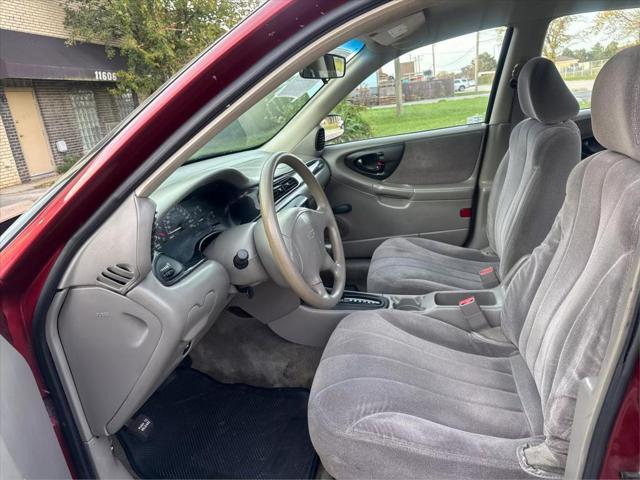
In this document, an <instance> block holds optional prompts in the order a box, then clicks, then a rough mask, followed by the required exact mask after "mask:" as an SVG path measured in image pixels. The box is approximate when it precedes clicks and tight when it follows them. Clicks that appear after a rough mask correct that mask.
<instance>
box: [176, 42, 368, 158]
mask: <svg viewBox="0 0 640 480" xmlns="http://www.w3.org/2000/svg"><path fill="white" fill-rule="evenodd" d="M363 45H364V44H363V43H362V42H361V41H360V40H355V39H354V40H350V41H349V42H347V43H345V44H343V45H341V46H340V47H338V48H336V49H335V50H333V51H332V52H331V53H335V54H337V55H341V56H343V57H345V58H346V59H347V61H349V60H350V59H351V58H353V57H354V55H356V54H357V53H358V52H359V51H360V50H361V49H362V47H363ZM322 86H323V82H322V81H321V80H311V79H305V78H302V77H301V76H300V74H299V73H296V74H294V75H293V76H292V77H291V78H289V79H288V80H286V81H285V82H284V83H282V84H281V85H279V86H278V87H277V88H276V89H275V90H273V91H272V92H270V93H269V94H268V95H267V96H266V97H264V98H263V99H262V100H260V101H259V102H258V103H256V104H255V105H254V106H253V107H251V108H250V109H249V110H247V111H246V112H245V113H243V114H242V115H240V117H239V118H238V119H237V120H235V121H234V122H233V123H231V124H230V125H228V126H227V127H226V128H225V129H224V130H222V131H221V132H220V133H219V134H218V135H216V136H215V138H213V139H212V140H211V141H210V142H209V143H207V144H206V145H205V146H204V147H202V148H201V149H200V150H199V151H198V152H197V153H196V154H195V155H194V156H193V157H191V159H190V160H189V161H190V162H194V161H198V160H203V159H205V158H211V157H215V156H217V155H223V154H227V153H234V152H239V151H242V150H250V149H253V148H257V147H259V146H261V145H263V144H264V143H266V142H268V141H269V140H271V138H273V136H274V135H275V134H276V133H278V132H279V131H280V130H281V129H282V127H284V126H285V125H286V124H287V123H288V122H289V120H291V119H292V118H293V117H294V115H295V114H296V113H298V112H299V111H300V109H301V108H302V107H304V105H305V104H306V103H307V102H308V101H309V100H310V99H311V98H312V97H313V96H314V95H315V94H316V93H318V91H319V90H320V89H321V88H322Z"/></svg>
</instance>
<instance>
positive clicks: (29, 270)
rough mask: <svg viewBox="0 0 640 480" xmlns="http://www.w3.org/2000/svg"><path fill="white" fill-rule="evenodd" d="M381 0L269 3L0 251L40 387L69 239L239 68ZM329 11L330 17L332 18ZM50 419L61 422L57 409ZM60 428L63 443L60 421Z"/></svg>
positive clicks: (627, 418) (625, 442) (632, 395)
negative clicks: (42, 336) (42, 309)
mask: <svg viewBox="0 0 640 480" xmlns="http://www.w3.org/2000/svg"><path fill="white" fill-rule="evenodd" d="M379 3H382V2H381V1H380V0H377V1H368V2H367V1H364V0H356V1H353V0H271V1H269V2H267V3H266V4H265V5H264V6H262V7H261V8H260V9H259V10H258V11H257V12H256V13H254V14H253V15H252V16H250V17H249V18H248V19H247V20H245V21H244V22H242V23H241V24H240V25H239V26H237V27H236V28H235V29H234V30H232V31H231V32H230V33H229V34H227V35H226V36H225V37H224V38H222V39H221V40H220V41H219V42H217V43H216V44H215V46H213V47H212V48H210V49H208V50H207V51H205V52H204V53H203V54H202V55H201V56H200V57H199V58H197V59H196V60H195V61H194V62H193V63H192V64H191V65H189V66H188V68H186V70H185V71H184V72H183V73H181V74H180V75H179V76H178V77H177V78H175V79H174V80H173V81H172V82H170V83H169V84H167V85H166V87H165V88H164V89H163V90H162V91H161V92H160V93H159V94H158V95H157V96H155V98H153V99H152V101H151V102H150V103H149V104H148V105H147V106H146V107H145V108H143V109H142V110H141V111H140V112H139V113H138V114H137V115H135V116H134V117H133V118H132V119H131V120H130V121H129V122H128V123H127V124H126V125H125V126H124V127H122V128H121V129H120V130H119V131H118V132H117V133H116V134H115V135H114V136H113V137H111V138H110V139H109V140H108V141H107V142H106V143H105V144H104V145H103V146H102V147H101V148H100V149H99V150H98V151H97V153H95V155H94V156H93V158H92V159H91V161H90V162H88V163H87V164H86V165H85V166H84V167H83V168H82V169H81V170H79V171H78V172H77V173H76V174H75V176H73V178H71V179H70V180H69V181H68V182H67V183H66V184H65V185H64V187H63V188H62V189H60V190H59V191H58V192H57V194H55V196H54V197H53V198H51V200H50V201H49V202H48V203H47V204H46V205H45V206H44V207H43V208H42V209H41V210H40V211H39V212H37V214H36V215H35V216H34V217H33V218H32V220H31V221H30V222H29V223H28V224H27V225H26V226H25V227H24V228H23V229H22V230H21V231H20V232H19V233H18V234H17V235H16V236H15V237H14V238H13V239H12V240H11V242H10V243H9V244H8V245H7V246H6V247H5V248H4V249H3V250H2V251H0V288H1V290H2V296H1V298H0V313H1V315H0V333H1V334H3V335H4V336H5V337H6V338H7V339H8V340H9V341H10V342H11V343H12V344H13V346H14V347H15V348H16V349H17V350H18V351H19V352H20V353H21V354H22V355H23V356H24V357H25V358H26V359H27V361H28V363H29V365H30V366H31V369H32V370H33V373H34V376H35V378H36V381H37V382H38V385H39V386H40V388H41V391H42V393H43V396H45V397H46V396H47V395H48V391H47V386H46V385H45V383H44V381H43V377H42V375H41V374H40V371H39V367H38V362H37V361H36V357H35V354H34V348H33V335H32V332H33V324H32V322H33V319H34V313H35V310H36V305H37V302H38V300H39V298H40V297H41V294H42V290H43V286H44V284H45V281H46V280H47V278H48V276H49V274H50V273H51V269H52V267H53V266H54V264H55V262H56V260H57V258H58V256H59V255H60V253H61V252H62V250H63V249H64V247H65V245H66V244H67V243H68V242H69V241H70V240H71V239H72V237H73V236H74V235H76V233H77V232H78V231H79V229H80V228H81V227H82V226H83V225H84V224H85V223H86V222H87V221H88V220H89V219H90V217H91V216H92V215H93V214H94V213H96V211H97V210H98V209H100V208H101V207H102V206H103V205H104V204H105V202H107V201H108V199H110V198H112V196H113V195H114V192H116V190H117V189H118V188H119V187H121V186H122V185H123V184H124V183H125V182H126V181H127V180H128V179H129V178H130V177H131V176H132V174H133V173H134V172H135V171H136V170H138V169H139V168H140V167H142V166H143V164H144V163H145V162H146V161H147V160H148V159H149V157H151V156H152V155H153V154H154V153H155V152H157V150H158V149H160V148H161V147H162V145H163V144H164V142H165V141H167V139H169V138H170V137H172V136H174V137H175V136H176V135H180V129H181V128H183V126H184V125H185V123H186V122H187V121H188V120H189V119H191V118H192V117H193V116H194V115H196V114H197V113H198V112H199V111H201V109H203V107H205V106H206V105H207V104H208V103H210V102H212V101H214V100H215V99H216V98H217V97H218V96H219V95H221V94H223V93H224V92H225V90H226V89H229V88H231V87H232V86H233V84H234V82H236V80H237V79H238V78H239V77H241V76H243V75H247V74H250V73H251V71H252V68H254V66H255V65H256V64H257V63H258V62H259V61H260V60H261V59H263V58H264V57H266V56H267V55H269V54H270V53H271V52H272V51H273V50H274V49H276V48H277V47H279V46H282V45H283V44H285V43H286V42H290V41H292V40H295V38H296V35H297V34H299V32H300V31H301V30H302V29H305V30H307V31H309V30H313V29H314V28H315V29H317V31H318V32H319V33H322V32H323V31H325V30H326V29H327V28H329V27H330V26H332V25H333V24H336V23H340V22H343V21H344V20H346V19H348V18H349V17H351V16H353V15H354V14H355V13H358V12H361V11H363V10H366V9H369V8H373V7H374V6H375V5H377V4H379ZM330 17H331V20H330V21H332V22H333V23H330V21H327V19H328V18H330ZM302 46H303V45H297V47H302ZM293 48H296V47H295V46H293V47H291V49H293ZM291 49H290V50H291ZM256 79H257V78H256ZM183 134H184V133H183ZM639 375H640V373H638V372H636V374H635V375H634V377H633V381H631V382H630V385H629V390H628V392H627V395H626V399H625V403H624V405H623V407H622V408H621V409H620V411H619V417H618V421H617V423H616V425H615V428H614V430H613V434H614V435H613V436H612V437H611V439H610V442H609V449H608V451H607V457H606V458H605V462H604V468H603V470H602V473H601V475H602V476H603V478H611V475H617V473H616V472H619V471H620V470H629V469H633V468H634V466H635V467H636V468H637V465H638V461H639V458H638V457H639V455H638V451H639V450H640V441H639V437H638V432H637V431H632V430H635V429H633V428H630V429H625V425H628V424H629V423H631V422H632V421H633V419H634V418H635V419H636V421H635V424H636V425H637V419H638V416H639V407H638V385H639V380H638V377H639ZM52 420H53V422H54V425H56V423H55V422H56V420H55V418H53V419H52ZM56 430H57V433H58V437H59V438H60V439H61V442H62V443H63V444H64V442H63V440H62V435H61V434H60V431H59V428H56ZM63 446H64V445H63ZM67 458H69V455H67ZM71 468H72V471H73V466H71Z"/></svg>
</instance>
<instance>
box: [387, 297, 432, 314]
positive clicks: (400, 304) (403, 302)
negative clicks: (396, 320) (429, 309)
mask: <svg viewBox="0 0 640 480" xmlns="http://www.w3.org/2000/svg"><path fill="white" fill-rule="evenodd" d="M423 308H424V307H423V306H422V305H421V304H420V303H419V302H417V301H416V300H415V299H414V298H402V299H400V300H397V301H396V302H394V304H393V309H394V310H404V311H407V312H419V311H420V310H422V309H423Z"/></svg>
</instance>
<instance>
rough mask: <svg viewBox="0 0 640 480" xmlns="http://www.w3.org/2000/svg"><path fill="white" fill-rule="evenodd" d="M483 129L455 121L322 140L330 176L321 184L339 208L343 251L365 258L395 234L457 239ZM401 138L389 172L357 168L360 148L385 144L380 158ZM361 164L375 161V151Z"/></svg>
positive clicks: (464, 231)
mask: <svg viewBox="0 0 640 480" xmlns="http://www.w3.org/2000/svg"><path fill="white" fill-rule="evenodd" d="M484 131H485V126H484V125H474V126H465V127H454V128H447V129H441V130H436V131H428V132H420V133H414V134H408V135H401V136H394V137H389V138H377V139H371V140H365V141H360V142H351V143H346V144H341V145H333V146H329V147H327V148H326V149H325V153H324V157H325V159H326V160H327V162H328V163H329V165H330V166H331V171H332V177H331V181H330V182H329V185H328V186H327V189H326V192H327V196H328V198H329V201H330V202H331V205H332V206H333V207H334V208H335V209H336V210H337V211H339V212H340V211H341V212H344V213H338V214H337V215H336V220H337V222H338V225H339V227H340V229H341V234H342V240H343V243H344V247H345V254H346V256H347V257H348V258H368V257H370V256H371V255H372V253H373V251H374V250H375V248H376V247H377V246H378V245H379V244H380V243H382V242H383V241H384V240H385V239H387V238H389V237H393V236H398V235H402V236H419V237H423V238H429V239H433V240H438V241H443V242H447V243H451V244H455V245H462V244H463V243H464V241H465V239H466V238H467V235H468V233H469V226H470V218H468V217H466V216H461V210H462V209H466V208H470V207H471V206H472V202H473V194H474V190H475V185H476V172H477V167H478V166H477V164H478V158H479V155H480V149H481V146H482V138H483V135H484ZM400 145H401V146H402V147H403V148H402V155H401V157H400V160H399V162H396V163H395V164H393V167H394V168H393V171H392V172H391V174H390V175H388V176H386V177H384V176H383V177H382V178H379V177H378V178H376V176H375V175H372V174H371V173H372V172H370V171H359V169H358V168H354V159H358V158H360V156H361V155H363V154H364V155H370V154H372V153H376V152H384V155H383V156H382V158H381V161H382V162H383V163H384V160H385V158H387V157H388V154H387V152H389V151H397V148H398V146H400ZM385 149H386V150H385ZM394 149H396V150H394ZM365 164H366V166H369V167H371V166H375V165H376V163H375V161H374V159H369V160H368V161H367V162H366V163H365ZM379 168H381V169H382V171H384V170H386V169H387V165H383V166H382V167H379ZM374 173H375V172H374ZM349 207H350V208H349Z"/></svg>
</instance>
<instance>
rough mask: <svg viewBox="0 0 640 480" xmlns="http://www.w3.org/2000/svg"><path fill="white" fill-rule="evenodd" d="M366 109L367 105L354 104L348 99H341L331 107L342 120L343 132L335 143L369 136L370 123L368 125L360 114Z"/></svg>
mask: <svg viewBox="0 0 640 480" xmlns="http://www.w3.org/2000/svg"><path fill="white" fill-rule="evenodd" d="M366 110H367V107H365V106H364V105H356V104H354V103H351V102H350V101H349V100H348V99H344V100H342V101H341V102H340V103H339V104H338V105H337V106H336V107H335V108H334V109H333V111H334V112H335V113H337V114H338V115H340V116H341V117H342V120H343V121H344V133H343V134H342V136H341V137H340V138H338V140H337V143H341V142H351V141H353V140H362V139H365V138H371V136H372V132H371V125H369V123H368V122H367V121H366V120H365V118H364V116H363V115H362V113H363V112H365V111H366Z"/></svg>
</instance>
